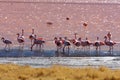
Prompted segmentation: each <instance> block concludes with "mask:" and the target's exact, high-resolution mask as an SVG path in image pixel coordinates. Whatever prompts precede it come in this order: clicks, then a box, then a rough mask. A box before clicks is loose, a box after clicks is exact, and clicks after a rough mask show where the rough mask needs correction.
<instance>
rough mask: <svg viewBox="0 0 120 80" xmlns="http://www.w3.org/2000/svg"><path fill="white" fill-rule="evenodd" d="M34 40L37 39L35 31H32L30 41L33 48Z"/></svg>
mask: <svg viewBox="0 0 120 80" xmlns="http://www.w3.org/2000/svg"><path fill="white" fill-rule="evenodd" d="M34 38H35V34H34V29H32V34H31V35H30V36H29V39H30V40H31V46H32V43H33V40H34Z"/></svg>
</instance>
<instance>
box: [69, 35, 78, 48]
mask: <svg viewBox="0 0 120 80" xmlns="http://www.w3.org/2000/svg"><path fill="white" fill-rule="evenodd" d="M74 36H75V37H74V39H72V40H69V41H70V42H71V43H72V44H73V45H74V48H75V47H77V48H78V47H80V41H78V40H77V33H74Z"/></svg>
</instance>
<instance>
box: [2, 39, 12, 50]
mask: <svg viewBox="0 0 120 80" xmlns="http://www.w3.org/2000/svg"><path fill="white" fill-rule="evenodd" d="M1 40H2V41H3V43H4V44H6V45H5V49H7V46H8V49H9V50H10V44H12V42H11V41H10V40H7V39H5V38H4V37H2V38H1Z"/></svg>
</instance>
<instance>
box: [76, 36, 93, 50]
mask: <svg viewBox="0 0 120 80" xmlns="http://www.w3.org/2000/svg"><path fill="white" fill-rule="evenodd" d="M78 40H79V41H80V44H81V46H82V47H83V48H84V51H85V47H87V46H88V47H89V50H90V45H92V43H91V42H90V41H89V40H88V38H86V40H85V41H82V39H81V38H79V39H78Z"/></svg>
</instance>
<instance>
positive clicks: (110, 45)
mask: <svg viewBox="0 0 120 80" xmlns="http://www.w3.org/2000/svg"><path fill="white" fill-rule="evenodd" d="M104 39H105V40H104V42H105V44H106V45H107V46H109V52H113V46H114V45H115V44H116V43H115V42H114V41H111V40H109V41H108V40H107V36H105V37H104Z"/></svg>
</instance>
